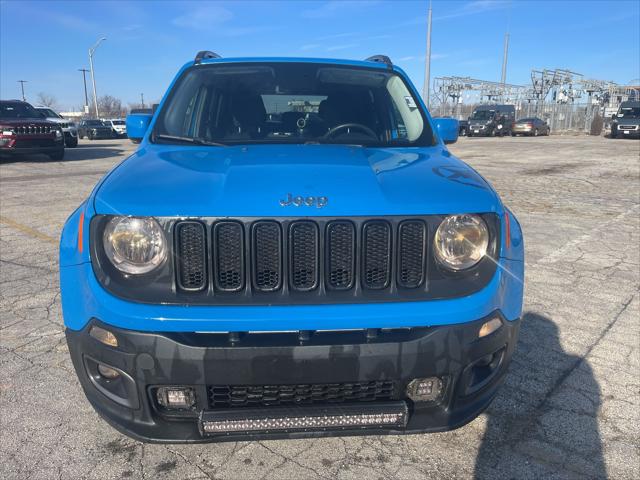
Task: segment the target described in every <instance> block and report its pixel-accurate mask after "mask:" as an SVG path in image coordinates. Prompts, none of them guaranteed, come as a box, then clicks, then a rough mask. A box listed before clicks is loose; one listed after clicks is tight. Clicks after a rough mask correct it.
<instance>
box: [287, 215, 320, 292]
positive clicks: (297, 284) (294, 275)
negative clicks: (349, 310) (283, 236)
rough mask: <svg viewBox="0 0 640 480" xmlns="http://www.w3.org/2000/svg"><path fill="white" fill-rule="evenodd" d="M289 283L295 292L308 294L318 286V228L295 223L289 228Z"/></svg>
mask: <svg viewBox="0 0 640 480" xmlns="http://www.w3.org/2000/svg"><path fill="white" fill-rule="evenodd" d="M289 255H290V257H289V258H290V262H289V281H290V284H291V288H292V289H293V290H298V291H302V292H308V291H309V290H313V289H314V288H316V287H317V286H318V273H319V272H318V265H319V258H318V255H319V252H318V227H317V226H316V224H315V223H312V222H294V223H292V224H291V226H290V227H289Z"/></svg>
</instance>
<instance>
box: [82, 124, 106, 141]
mask: <svg viewBox="0 0 640 480" xmlns="http://www.w3.org/2000/svg"><path fill="white" fill-rule="evenodd" d="M78 136H79V137H80V138H85V137H87V138H88V139H89V140H96V139H99V138H113V133H112V132H111V127H108V126H107V125H105V124H104V122H103V121H102V120H82V122H80V126H79V127H78Z"/></svg>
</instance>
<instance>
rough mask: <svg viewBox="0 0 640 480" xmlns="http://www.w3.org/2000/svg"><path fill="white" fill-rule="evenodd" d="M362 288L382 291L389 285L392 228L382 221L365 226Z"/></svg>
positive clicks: (371, 222) (375, 221)
mask: <svg viewBox="0 0 640 480" xmlns="http://www.w3.org/2000/svg"><path fill="white" fill-rule="evenodd" d="M363 243H364V245H363V252H362V257H363V260H362V264H363V265H362V266H363V268H362V286H363V287H364V288H370V289H372V290H380V289H383V288H386V287H387V286H388V285H389V280H390V273H391V227H390V226H389V224H388V223H387V222H385V221H382V220H374V221H370V222H367V223H365V224H364V228H363Z"/></svg>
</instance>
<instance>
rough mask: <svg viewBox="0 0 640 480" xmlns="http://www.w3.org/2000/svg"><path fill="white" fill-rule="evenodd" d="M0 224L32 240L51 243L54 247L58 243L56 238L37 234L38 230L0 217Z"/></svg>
mask: <svg viewBox="0 0 640 480" xmlns="http://www.w3.org/2000/svg"><path fill="white" fill-rule="evenodd" d="M0 223H4V224H5V225H7V226H9V227H11V228H13V229H14V230H18V231H19V232H22V233H24V234H25V235H28V236H30V237H33V238H37V239H38V240H42V241H43V242H47V243H51V244H53V245H56V244H57V243H58V239H57V238H53V237H52V236H50V235H47V234H45V233H42V232H39V231H38V230H35V229H33V228H31V227H28V226H27V225H23V224H21V223H19V222H16V221H15V220H12V219H10V218H7V217H5V216H2V215H0Z"/></svg>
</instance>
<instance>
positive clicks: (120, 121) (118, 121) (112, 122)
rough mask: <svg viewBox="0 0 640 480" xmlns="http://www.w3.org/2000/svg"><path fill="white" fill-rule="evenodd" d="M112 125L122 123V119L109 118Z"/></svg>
mask: <svg viewBox="0 0 640 480" xmlns="http://www.w3.org/2000/svg"><path fill="white" fill-rule="evenodd" d="M111 124H112V125H124V120H111Z"/></svg>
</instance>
